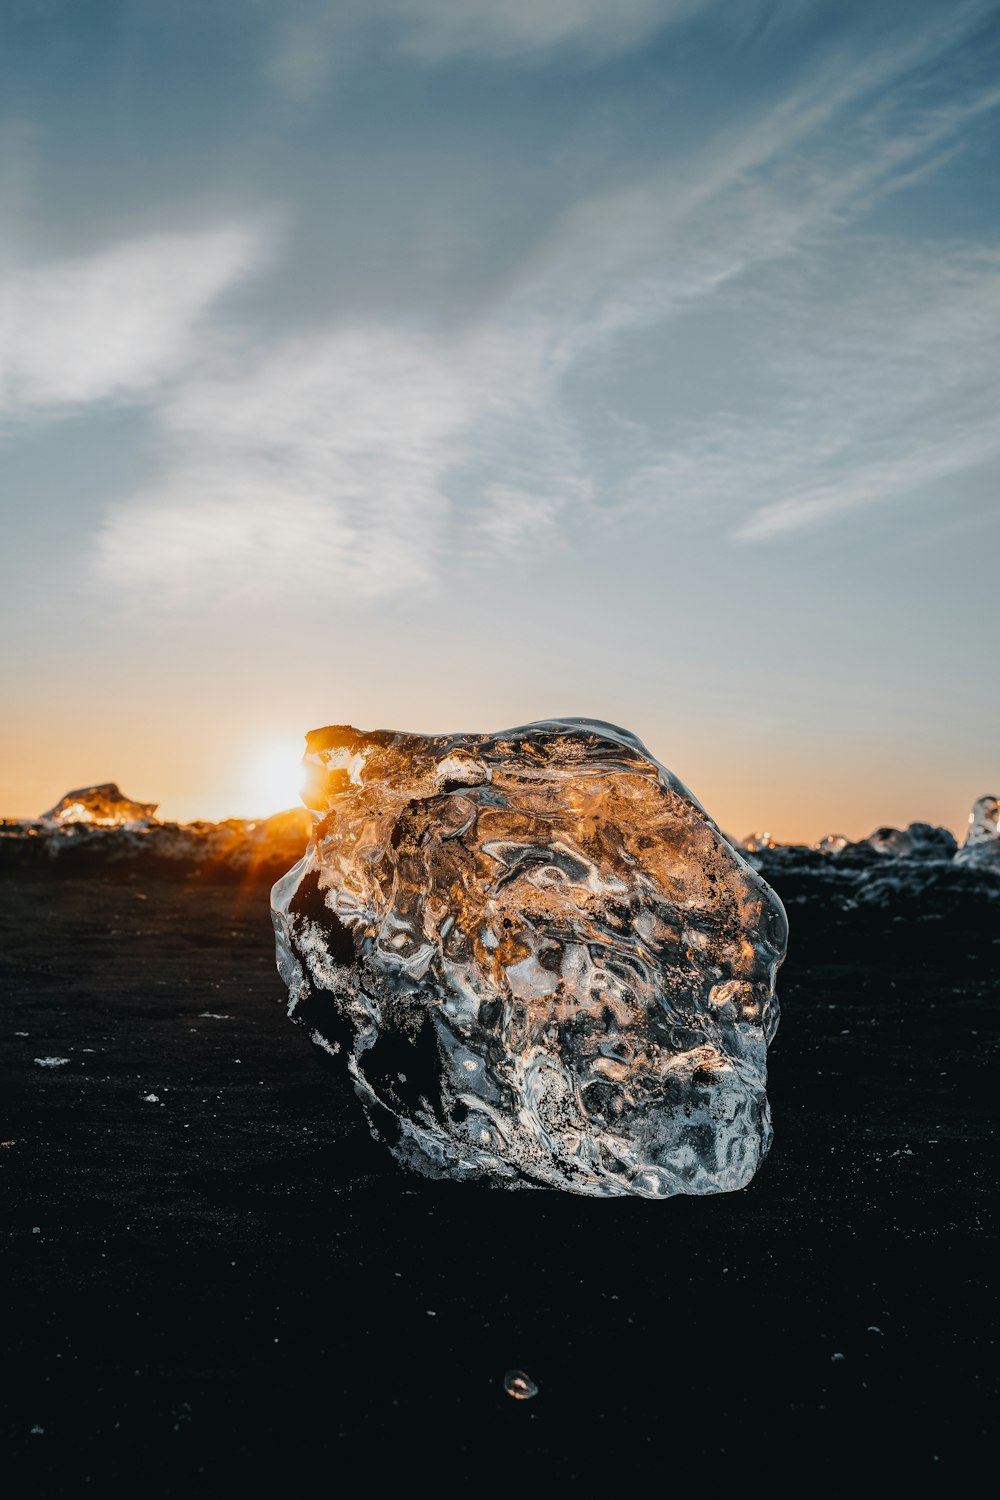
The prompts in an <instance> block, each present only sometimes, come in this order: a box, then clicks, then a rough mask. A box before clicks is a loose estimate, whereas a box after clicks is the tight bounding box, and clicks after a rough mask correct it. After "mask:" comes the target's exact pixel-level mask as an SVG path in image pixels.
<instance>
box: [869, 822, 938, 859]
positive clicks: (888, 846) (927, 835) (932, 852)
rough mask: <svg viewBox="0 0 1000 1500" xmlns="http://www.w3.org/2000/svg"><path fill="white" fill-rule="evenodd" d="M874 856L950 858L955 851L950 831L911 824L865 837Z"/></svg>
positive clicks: (878, 829) (877, 831) (882, 829)
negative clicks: (874, 853) (873, 851)
mask: <svg viewBox="0 0 1000 1500" xmlns="http://www.w3.org/2000/svg"><path fill="white" fill-rule="evenodd" d="M868 843H869V844H870V845H871V847H872V848H873V849H874V850H875V852H876V854H885V855H888V856H890V857H891V858H894V859H951V858H952V857H953V855H954V853H955V850H956V849H957V848H958V845H957V843H956V841H955V835H954V834H953V833H952V832H951V830H950V829H949V828H935V827H934V826H933V825H932V824H930V823H911V824H910V826H909V827H908V828H876V830H875V832H874V833H871V834H869V835H868Z"/></svg>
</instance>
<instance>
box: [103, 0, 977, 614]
mask: <svg viewBox="0 0 1000 1500" xmlns="http://www.w3.org/2000/svg"><path fill="white" fill-rule="evenodd" d="M981 14H982V7H979V6H975V5H971V6H966V7H963V8H960V9H959V10H956V11H955V12H953V13H951V14H950V15H949V16H948V17H947V18H942V19H941V20H940V21H935V22H933V23H932V24H930V25H929V26H927V27H925V28H924V29H923V30H921V31H920V32H914V33H912V34H911V35H909V36H908V37H907V38H906V40H905V43H903V44H900V43H899V41H898V40H895V41H893V43H892V44H891V45H889V44H886V45H885V46H884V47H883V48H882V49H881V50H878V49H870V50H869V51H868V52H867V53H866V54H865V55H864V56H856V57H854V58H845V57H838V58H837V59H836V60H835V61H834V62H831V63H828V64H827V65H826V66H825V67H823V68H821V69H819V70H818V71H817V72H815V73H814V74H813V75H812V76H811V77H808V78H805V79H801V80H800V81H799V83H798V85H797V86H796V87H795V88H794V89H791V90H789V91H787V92H786V93H785V94H784V95H783V96H781V97H779V98H778V99H777V100H776V101H773V102H772V103H771V105H770V106H769V107H767V108H762V109H759V110H758V111H757V113H756V114H754V115H753V116H750V117H746V118H743V119H741V120H739V121H738V122H737V123H736V124H735V125H731V126H729V127H728V128H727V129H726V130H724V131H722V132H720V133H718V134H717V135H715V136H714V137H712V138H711V139H709V140H706V141H703V142H701V143H700V144H699V145H698V146H697V148H695V149H693V150H691V151H688V152H684V153H679V154H678V153H675V154H674V155H673V156H672V157H671V158H670V159H669V160H668V161H666V162H664V163H663V164H662V165H659V166H657V167H655V168H654V169H652V170H649V171H647V173H646V174H645V176H644V178H643V179H642V180H641V181H639V182H637V183H633V184H631V185H630V186H629V187H627V188H623V189H621V190H619V191H616V192H613V193H604V194H601V195H599V196H595V197H593V198H591V199H589V200H583V201H580V202H578V203H577V204H576V205H575V206H574V207H572V208H571V209H570V210H569V211H568V212H567V213H566V214H565V215H563V217H562V218H561V220H560V221H559V223H558V224H557V225H556V226H555V228H554V229H553V230H552V231H551V232H550V234H549V235H548V236H547V237H546V238H545V239H544V240H543V242H542V244H541V245H540V246H539V247H537V248H536V249H535V250H533V251H532V253H531V254H530V255H528V256H526V257H525V258H524V259H523V260H522V262H521V263H520V264H519V265H518V267H517V268H516V271H515V272H514V273H513V274H512V275H511V276H510V277H509V279H508V281H507V283H506V284H505V286H504V288H503V290H502V291H500V292H496V293H495V294H494V295H493V297H492V300H484V302H483V304H482V305H481V306H480V308H479V310H478V312H476V313H475V314H473V315H470V316H468V317H467V318H465V320H464V321H462V322H454V323H451V324H449V325H448V326H447V327H445V326H442V325H440V324H436V323H434V322H432V321H431V320H430V319H429V318H427V317H419V316H417V315H416V314H414V315H413V316H411V317H410V318H408V319H407V318H404V317H402V316H400V315H398V314H397V315H396V316H394V317H393V318H388V317H387V318H386V319H384V320H381V321H380V320H377V319H374V318H368V319H366V320H365V321H364V322H357V321H354V322H347V321H345V320H341V321H340V322H338V323H336V324H333V325H330V326H327V327H321V328H316V329H313V330H310V331H308V332H306V333H300V334H296V335H295V336H291V335H284V336H277V337H275V336H274V335H269V336H267V337H265V336H264V335H263V334H255V333H253V332H251V331H249V330H248V331H247V332H246V334H245V337H244V340H243V342H242V344H240V345H238V346H235V347H234V345H233V344H232V342H231V341H230V343H229V344H228V345H227V346H226V347H225V348H223V349H222V350H221V351H220V350H217V349H215V348H214V346H213V345H212V343H211V341H209V342H208V343H207V344H206V345H205V346H204V347H203V348H201V349H200V350H199V352H198V355H197V357H196V358H195V357H192V358H191V360H190V362H189V364H188V366H187V367H186V368H185V370H184V371H183V372H182V373H181V374H179V375H178V376H177V377H176V378H174V379H172V381H171V382H170V384H169V385H168V386H166V387H165V388H164V389H163V391H162V392H161V394H160V395H159V396H158V397H157V402H156V413H157V420H158V425H159V430H160V433H161V438H162V456H163V470H162V473H161V475H160V477H159V478H158V479H156V480H154V481H153V482H151V483H150V484H149V485H148V486H146V487H145V488H144V489H143V490H142V491H141V492H139V493H137V494H134V495H132V496H130V497H129V498H128V499H127V500H126V501H123V502H120V503H118V504H117V505H115V506H114V507H113V508H112V509H111V510H110V512H109V513H108V516H107V518H106V521H105V524H104V526H103V528H102V529H101V530H100V533H99V535H98V538H97V542H96V552H95V559H94V567H95V570H96V575H97V577H98V578H99V579H100V580H101V581H102V582H103V583H107V582H114V583H115V584H116V585H118V586H120V587H123V588H125V589H126V590H127V591H130V592H131V593H133V594H134V595H135V596H136V597H137V598H141V599H142V601H143V604H144V606H148V605H149V604H150V603H153V602H156V601H160V602H162V603H165V604H169V605H173V604H177V603H179V602H183V601H186V602H190V601H191V599H192V598H198V597H207V596H208V595H209V594H211V596H212V597H213V598H215V599H217V600H219V601H222V602H225V601H226V600H227V599H234V600H241V599H245V598H247V597H249V596H251V595H252V596H254V597H259V596H261V595H270V596H274V595H280V594H284V593H292V592H299V593H300V592H302V591H303V590H306V591H314V592H315V591H320V590H324V589H325V590H327V591H329V592H332V593H334V594H335V595H336V596H338V597H342V598H354V599H373V598H380V597H384V596H386V595H389V594H393V593H397V592H400V591H401V590H410V589H417V590H419V589H426V588H430V587H433V586H434V584H435V581H436V579H437V578H438V577H439V575H440V573H441V571H442V568H443V566H444V560H445V558H446V557H448V556H449V555H454V554H455V553H459V554H463V555H466V556H474V555H475V554H476V553H477V552H479V551H481V550H483V549H492V548H497V547H499V548H503V547H513V546H518V545H522V544H523V543H524V542H525V540H526V539H533V540H534V541H536V542H543V541H544V539H545V537H546V535H551V534H552V533H553V532H554V531H556V530H557V529H558V528H559V527H560V526H564V525H567V524H569V521H568V518H569V517H570V516H572V515H574V514H579V513H580V512H581V511H586V510H587V509H588V508H590V507H591V506H594V507H595V508H599V507H602V506H603V508H604V509H605V511H606V512H607V511H608V510H610V511H611V512H612V513H617V512H619V511H620V510H621V509H622V508H623V507H624V508H626V509H628V508H631V509H642V510H645V511H646V512H648V513H650V514H651V515H656V516H658V517H659V516H662V515H663V514H664V513H666V512H669V511H670V510H676V511H678V512H680V513H685V514H687V513H691V512H695V513H697V514H701V515H704V516H707V517H710V518H711V520H712V524H713V525H714V527H715V529H716V530H721V531H723V532H727V533H728V534H729V535H730V536H734V537H738V538H740V539H742V540H744V541H757V542H763V541H766V540H767V539H769V538H772V537H774V536H777V535H779V534H788V533H790V532H793V531H795V530H801V529H803V528H805V527H809V526H813V525H817V524H820V523H821V522H824V521H827V522H828V521H830V520H832V519H834V518H836V517H837V516H838V515H842V514H847V513H848V512H850V511H851V510H854V509H857V508H859V507H862V506H868V505H872V504H875V503H878V502H879V501H885V500H888V499H891V498H899V497H901V496H904V495H905V494H907V493H909V492H911V491H913V490H915V489H916V488H917V487H918V486H919V485H921V484H926V482H927V481H928V480H929V479H933V478H934V477H935V476H937V477H938V478H943V477H946V476H949V475H954V474H956V473H959V472H961V470H962V469H964V468H969V467H971V466H973V465H975V464H978V463H982V462H984V461H986V460H987V459H988V458H990V457H991V456H993V455H994V453H995V451H996V428H995V421H994V418H993V412H994V411H995V410H997V409H998V408H1000V403H998V402H997V401H996V397H997V395H1000V390H998V389H997V380H996V377H995V374H994V372H993V366H992V362H991V359H990V349H991V348H992V347H993V345H994V340H995V336H996V332H997V331H998V329H997V326H996V324H997V316H996V309H997V297H998V288H1000V282H998V272H997V263H996V259H995V257H994V255H993V254H992V252H991V251H989V250H982V249H978V248H977V247H975V246H969V245H966V244H963V243H961V242H957V241H954V242H948V241H943V240H939V241H938V242H936V243H935V244H934V245H932V246H923V245H920V244H907V245H905V246H900V245H898V244H897V243H896V242H895V241H894V240H893V238H892V236H891V235H890V234H889V233H888V232H887V231H885V230H884V229H883V230H882V231H881V232H879V233H875V232H874V231H870V232H869V233H867V234H862V233H861V232H860V230H859V228H858V227H857V226H858V225H859V222H860V221H861V220H862V218H863V216H864V215H865V214H866V213H868V212H869V210H871V209H872V207H873V206H877V205H878V204H880V203H883V202H885V201H887V200H888V199H889V198H890V197H891V195H892V194H893V193H895V192H896V191H898V190H899V189H900V188H901V187H902V186H904V185H907V184H912V183H913V182H914V181H916V180H918V179H919V178H920V176H921V175H923V174H929V173H932V172H933V171H935V170H936V169H937V168H938V167H939V165H940V163H941V162H942V161H943V160H945V159H947V158H948V157H949V155H951V154H952V153H954V152H956V151H957V150H959V149H960V148H961V145H962V142H963V140H964V139H965V138H966V134H967V132H968V131H969V129H971V128H973V127H974V125H975V123H976V121H978V120H979V119H981V118H982V117H984V116H985V114H986V113H987V112H988V111H990V110H992V109H993V108H995V107H996V104H997V102H998V95H997V91H996V90H995V89H993V87H992V86H991V85H989V84H981V85H979V86H978V87H972V86H971V85H969V86H963V88H962V90H960V91H958V92H957V93H955V92H954V91H953V92H952V94H951V95H950V96H949V99H950V102H948V103H946V104H942V103H941V102H940V93H935V92H934V91H933V90H931V89H930V88H929V85H928V76H929V74H930V73H931V72H934V71H935V70H936V74H935V76H939V75H940V71H941V69H945V70H947V67H948V66H949V64H948V56H949V54H948V48H949V47H951V48H953V49H958V48H960V47H961V46H962V44H963V42H964V41H965V40H967V39H968V37H969V36H971V35H973V34H974V31H975V27H976V26H977V24H978V21H979V19H980V17H981ZM699 319H707V320H708V321H707V322H706V323H705V324H704V327H705V328H707V329H708V330H709V333H708V334H707V335H706V334H704V333H703V332H702V325H701V324H700V323H699ZM651 330H656V339H657V345H656V351H655V359H654V360H653V368H654V369H656V370H658V371H660V372H661V374H662V376H663V380H664V386H665V389H667V390H669V389H670V388H671V385H672V386H673V388H677V389H679V391H680V393H681V395H683V394H684V392H683V383H684V382H683V364H684V361H685V358H686V357H687V356H686V351H687V350H688V349H690V348H692V347H698V346H699V345H700V344H702V343H704V340H705V338H706V337H707V338H708V339H709V340H710V341H711V342H712V358H713V360H714V368H715V371H716V377H715V388H713V386H712V382H711V380H706V388H705V390H704V392H703V394H702V398H701V401H700V404H699V406H698V408H697V409H696V410H695V409H693V408H691V407H687V408H685V407H684V406H683V402H681V403H679V408H680V409H677V410H675V409H672V408H671V404H670V399H669V396H668V397H667V398H666V399H665V401H664V404H663V407H662V410H660V411H657V412H653V413H651V412H650V409H649V408H650V401H649V400H648V399H647V400H646V401H645V402H644V403H643V404H642V405H643V410H642V413H641V415H635V413H634V412H632V411H630V409H629V406H628V402H627V400H624V401H623V398H622V397H621V396H620V395H619V394H615V393H613V392H612V391H610V390H609V389H608V388H607V375H608V372H609V370H613V371H614V373H615V374H620V373H621V372H622V371H627V370H628V366H629V359H630V349H631V344H630V341H631V340H634V339H638V338H645V339H648V337H649V335H650V331H651ZM646 358H647V361H648V360H649V358H650V356H649V354H648V352H647V355H646ZM740 361H743V363H744V364H745V365H746V367H747V368H748V369H749V371H750V374H749V375H748V376H747V378H746V379H744V381H743V383H742V384H740V383H739V382H738V381H737V382H735V383H734V378H733V377H732V375H731V370H730V367H731V366H734V365H736V364H737V363H738V362H740ZM581 383H585V384H586V385H587V396H586V400H584V399H583V398H582V397H581V396H580V386H581ZM762 393H763V394H765V395H766V400H762V399H761V396H762ZM595 414H612V415H616V416H618V417H619V418H621V419H622V422H623V423H624V424H626V425H628V427H629V430H630V431H631V433H632V440H631V442H630V444H629V445H628V451H627V452H625V454H624V456H623V457H622V459H621V465H620V469H619V472H618V473H617V474H616V475H615V477H614V481H613V482H614V498H613V500H612V498H611V497H609V496H608V495H607V494H604V495H602V493H601V484H600V482H599V479H598V475H599V474H600V471H601V455H600V454H599V453H597V452H596V451H595V446H594V439H593V438H592V437H591V432H590V429H591V426H592V425H593V421H594V417H595Z"/></svg>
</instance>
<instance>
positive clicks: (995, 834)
mask: <svg viewBox="0 0 1000 1500" xmlns="http://www.w3.org/2000/svg"><path fill="white" fill-rule="evenodd" d="M955 858H956V860H957V861H958V862H959V863H960V864H967V865H992V864H994V863H996V865H997V866H998V867H1000V802H998V801H997V798H996V797H988V796H987V797H980V798H979V799H978V800H977V801H976V802H974V803H973V804H972V811H971V812H970V813H969V831H968V833H967V834H966V835H965V841H964V842H963V844H962V847H961V849H959V851H958V853H957V854H956V855H955Z"/></svg>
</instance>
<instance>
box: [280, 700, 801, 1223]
mask: <svg viewBox="0 0 1000 1500" xmlns="http://www.w3.org/2000/svg"><path fill="white" fill-rule="evenodd" d="M305 763H306V765H307V767H308V770H309V778H310V779H309V785H308V787H307V790H306V793H305V801H306V802H307V804H308V805H309V806H310V807H312V808H313V809H315V810H316V811H317V812H318V813H320V814H321V820H320V821H319V823H318V824H317V826H316V828H315V830H314V833H313V837H312V839H311V840H310V843H309V847H308V850H307V852H306V855H305V857H304V858H303V859H302V860H301V861H300V862H299V863H298V864H297V865H296V866H295V867H294V868H293V869H292V870H290V871H289V873H288V874H287V875H286V876H285V877H284V879H282V880H280V881H279V882H278V884H277V885H276V886H275V887H274V891H273V894H272V909H273V917H274V925H275V930H276V935H277V948H278V964H279V968H280V970H281V973H282V975H283V977H284V979H285V981H286V982H287V984H288V988H289V1012H290V1014H291V1015H292V1016H293V1017H294V1018H295V1019H296V1020H297V1021H299V1022H300V1023H302V1024H303V1025H304V1026H305V1027H306V1029H307V1030H308V1031H309V1033H310V1035H311V1036H312V1039H313V1041H315V1042H316V1043H318V1044H319V1045H320V1046H322V1047H323V1048H325V1049H326V1050H327V1051H328V1052H333V1053H337V1054H339V1055H340V1056H342V1057H343V1058H344V1060H345V1062H346V1066H347V1068H348V1069H349V1071H350V1073H351V1075H352V1077H353V1079H354V1081H355V1085H356V1089H357V1092H358V1094H359V1096H360V1098H361V1100H362V1102H363V1104H364V1106H365V1109H366V1111H367V1113H368V1116H369V1119H370V1122H371V1124H372V1125H373V1127H375V1129H376V1130H377V1131H378V1132H379V1133H381V1134H382V1135H384V1136H386V1137H387V1138H388V1140H389V1144H390V1145H391V1146H392V1148H393V1150H394V1151H395V1153H396V1154H397V1156H399V1157H400V1158H401V1159H402V1160H404V1161H406V1162H408V1163H409V1164H410V1165H412V1166H414V1167H416V1168H418V1169H419V1170H422V1171H425V1172H427V1173H430V1174H431V1175H439V1176H452V1177H459V1178H462V1177H489V1178H493V1179H496V1180H498V1181H500V1182H503V1183H507V1184H509V1185H512V1186H513V1185H520V1184H523V1183H532V1184H541V1185H545V1186H548V1187H553V1188H563V1189H568V1190H570V1191H572V1192H577V1193H587V1194H593V1195H597V1196H607V1195H617V1194H627V1193H631V1194H638V1195H640V1196H643V1197H647V1198H660V1197H667V1196H669V1195H671V1194H673V1193H715V1192H725V1191H729V1190H731V1189H735V1188H741V1187H743V1186H744V1185H745V1184H746V1183H747V1182H749V1180H750V1178H751V1177H752V1176H753V1173H754V1171H755V1170H756V1168H757V1167H758V1165H759V1164H760V1161H761V1159H762V1157H763V1156H764V1153H765V1152H766V1150H767V1148H768V1145H769V1143H770V1139H771V1122H770V1113H769V1110H768V1104H767V1099H766V1095H765V1081H766V1050H767V1043H768V1041H769V1039H770V1038H771V1036H772V1035H773V1033H774V1029H775V1027H776V1025H777V1020H778V1006H777V1000H776V997H775V992H774V978H775V972H776V970H777V968H778V965H779V964H780V963H781V960H782V958H783V957H784V952H785V942H786V934H787V926H786V921H785V913H784V910H783V908H782V906H781V903H780V901H779V900H778V899H777V897H776V896H775V895H774V893H773V891H772V890H771V889H770V887H769V886H768V885H767V884H766V882H765V881H764V880H763V879H762V878H761V876H760V875H759V874H758V873H757V872H756V871H755V870H753V869H751V868H750V867H749V865H748V864H747V863H746V862H745V861H744V860H743V858H742V857H741V856H740V854H739V853H738V852H737V851H736V850H735V849H734V848H733V847H732V846H731V845H730V844H729V843H728V842H727V840H726V839H725V837H724V836H723V834H722V833H721V832H720V831H719V829H718V827H717V826H716V825H715V823H714V822H713V821H712V819H711V818H710V817H709V816H708V814H707V813H706V812H705V810H704V809H703V808H702V807H701V806H700V804H699V803H698V802H697V801H696V800H695V799H694V797H693V796H692V795H691V793H690V792H689V791H687V789H686V788H685V787H684V786H682V784H681V783H680V782H679V781H678V780H677V778H676V777H675V776H673V775H672V774H671V773H670V772H669V771H668V770H667V769H666V768H665V767H664V766H662V765H660V764H659V763H658V762H657V761H656V760H654V758H653V757H652V756H651V755H650V753H649V752H648V751H647V750H646V749H645V747H644V746H643V745H642V744H641V743H640V741H639V740H638V739H636V738H635V736H634V735H632V734H630V733H628V732H627V731H625V730H622V729H616V728H615V727H614V726H612V725H610V724H604V723H601V722H598V721H595V720H590V719H553V720H547V721H545V722H542V723H536V724H528V725H526V726H523V727H521V728H518V729H510V730H505V731H502V732H500V733H498V734H453V735H434V736H425V735H418V734H396V733H391V732H377V733H371V734H366V733H363V732H361V731H359V730H357V729H353V728H350V727H345V726H336V727H333V728H328V729H320V730H316V731H314V732H313V733H312V734H310V735H309V736H308V741H307V751H306V755H305Z"/></svg>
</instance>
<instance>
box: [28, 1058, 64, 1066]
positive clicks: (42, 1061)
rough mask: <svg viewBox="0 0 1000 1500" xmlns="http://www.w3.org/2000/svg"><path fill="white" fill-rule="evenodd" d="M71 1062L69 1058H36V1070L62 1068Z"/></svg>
mask: <svg viewBox="0 0 1000 1500" xmlns="http://www.w3.org/2000/svg"><path fill="white" fill-rule="evenodd" d="M68 1062H69V1058H68V1057H36V1058H35V1066H36V1068H61V1067H64V1066H65V1064H66V1063H68Z"/></svg>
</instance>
